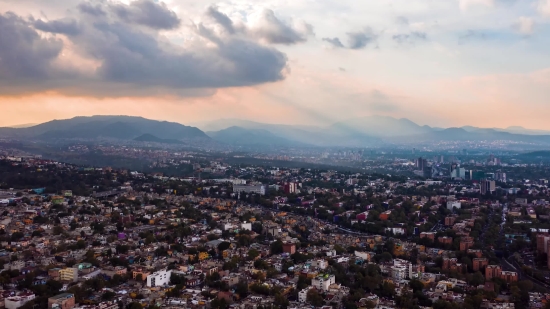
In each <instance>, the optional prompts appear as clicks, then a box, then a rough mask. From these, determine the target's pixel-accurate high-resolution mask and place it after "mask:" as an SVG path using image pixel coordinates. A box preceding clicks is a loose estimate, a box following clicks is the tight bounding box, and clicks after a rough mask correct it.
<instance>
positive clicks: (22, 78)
mask: <svg viewBox="0 0 550 309" xmlns="http://www.w3.org/2000/svg"><path fill="white" fill-rule="evenodd" d="M62 48H63V43H62V42H61V40H58V39H54V38H42V37H41V36H40V35H39V34H38V32H37V31H36V30H34V29H33V28H32V25H31V23H30V22H28V21H26V20H24V19H22V18H20V17H19V16H17V15H15V14H13V13H9V12H8V13H6V14H4V15H1V14H0V80H2V82H1V83H0V89H15V88H19V87H21V86H20V85H21V84H27V83H31V82H33V81H36V80H47V79H49V78H51V77H53V76H58V77H62V74H60V73H61V72H59V71H57V70H56V69H55V68H54V66H53V64H52V63H53V61H54V60H55V59H56V58H57V57H58V56H59V54H60V53H61V50H62Z"/></svg>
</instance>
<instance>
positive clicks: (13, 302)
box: [4, 293, 35, 309]
mask: <svg viewBox="0 0 550 309" xmlns="http://www.w3.org/2000/svg"><path fill="white" fill-rule="evenodd" d="M34 298H35V295H34V294H30V293H29V294H21V295H18V296H12V297H8V298H6V299H4V307H5V308H6V309H16V308H19V307H21V306H23V305H24V304H26V303H27V302H29V301H31V300H33V299H34Z"/></svg>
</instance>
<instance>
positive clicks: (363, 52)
mask: <svg viewBox="0 0 550 309" xmlns="http://www.w3.org/2000/svg"><path fill="white" fill-rule="evenodd" d="M0 3H1V4H3V5H2V11H0V14H1V15H0V82H1V83H0V106H2V109H3V111H5V112H4V113H2V115H0V123H1V124H2V125H1V126H12V125H18V124H23V123H39V122H45V121H48V120H51V119H64V118H71V117H74V116H90V115H98V114H100V115H114V114H124V115H132V116H143V117H146V118H151V119H159V120H167V121H174V122H179V123H183V124H187V125H189V124H194V123H198V122H203V121H208V120H215V119H220V118H240V119H248V120H252V121H258V122H266V123H281V124H308V125H327V124H330V123H333V122H337V121H342V120H345V119H350V118H357V117H363V116H368V115H386V116H392V117H395V118H408V119H410V120H412V121H414V122H416V123H418V124H420V125H429V126H439V127H460V126H465V125H472V126H478V127H500V128H506V127H509V126H523V127H525V128H529V129H547V130H548V129H550V125H549V124H548V123H547V122H546V121H545V119H546V118H547V117H548V116H550V110H549V109H548V106H547V104H548V102H547V98H548V97H549V95H550V59H549V58H550V57H548V56H547V55H546V54H547V52H546V51H547V50H548V47H550V36H548V34H549V33H550V27H549V22H550V0H536V1H514V0H448V1H430V0H428V1H416V0H412V1H402V0H394V1H378V2H373V3H355V2H354V1H262V2H260V3H259V4H254V3H255V2H254V1H231V2H217V1H201V2H200V3H196V1H187V0H183V1H177V0H172V1H164V2H160V1H157V2H153V1H147V0H138V1H123V2H119V1H91V2H86V1H78V2H76V3H75V2H74V1H68V0H58V1H52V2H48V5H45V4H43V3H41V1H37V0H17V1H15V0H0ZM8 11H10V12H11V13H7V12H8Z"/></svg>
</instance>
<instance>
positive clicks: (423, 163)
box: [415, 157, 428, 171]
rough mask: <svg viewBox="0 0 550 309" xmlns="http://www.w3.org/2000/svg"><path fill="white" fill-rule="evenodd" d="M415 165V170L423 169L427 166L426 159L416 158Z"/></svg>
mask: <svg viewBox="0 0 550 309" xmlns="http://www.w3.org/2000/svg"><path fill="white" fill-rule="evenodd" d="M415 166H416V169H417V170H419V171H423V170H424V169H425V168H426V167H428V161H427V160H426V159H423V158H422V157H420V158H418V159H416V162H415Z"/></svg>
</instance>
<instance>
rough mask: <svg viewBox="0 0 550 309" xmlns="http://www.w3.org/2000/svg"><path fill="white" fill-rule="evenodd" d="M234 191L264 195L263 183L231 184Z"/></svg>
mask: <svg viewBox="0 0 550 309" xmlns="http://www.w3.org/2000/svg"><path fill="white" fill-rule="evenodd" d="M233 192H234V193H240V192H244V193H255V194H259V195H265V186H264V185H233Z"/></svg>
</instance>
